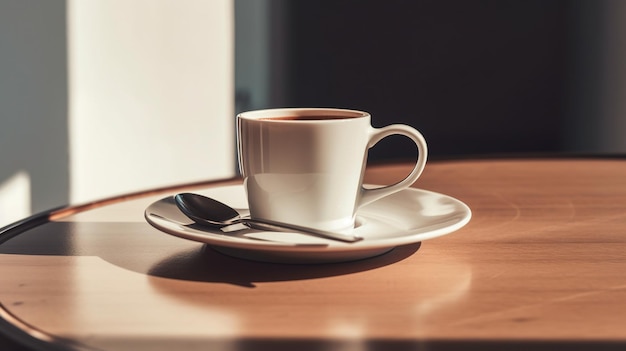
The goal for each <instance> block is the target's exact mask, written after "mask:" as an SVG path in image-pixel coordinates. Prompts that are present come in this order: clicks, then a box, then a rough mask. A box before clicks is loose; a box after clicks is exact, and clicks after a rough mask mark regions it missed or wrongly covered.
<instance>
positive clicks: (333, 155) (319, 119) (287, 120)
mask: <svg viewBox="0 0 626 351" xmlns="http://www.w3.org/2000/svg"><path fill="white" fill-rule="evenodd" d="M395 134H399V135H404V136H406V137H408V138H410V139H411V140H413V142H415V144H416V145H417V148H418V151H419V156H418V158H417V162H416V164H415V167H414V168H413V170H412V171H411V172H410V174H409V175H408V176H407V177H406V178H405V179H403V180H401V181H400V182H398V183H395V184H392V185H388V186H383V187H379V188H375V189H365V188H364V187H363V174H364V172H365V166H366V162H367V154H368V149H369V148H371V147H373V146H374V145H375V144H376V143H377V142H379V141H380V140H381V139H383V138H385V137H387V136H390V135H395ZM237 142H238V153H239V167H240V170H241V173H242V175H243V177H244V186H245V189H246V192H247V197H248V205H249V208H250V216H251V217H252V218H256V219H263V220H269V221H277V222H285V223H292V224H297V225H300V226H307V227H312V228H317V229H322V230H337V231H343V230H347V229H350V228H353V227H354V224H355V216H356V211H357V209H358V208H359V207H361V206H363V205H365V204H368V203H370V202H372V201H375V200H377V199H380V198H382V197H384V196H387V195H390V194H392V193H395V192H398V191H400V190H402V189H405V188H407V187H409V186H410V185H411V184H413V183H414V182H415V180H417V178H419V176H420V174H421V173H422V171H423V170H424V167H425V165H426V158H427V153H428V151H427V146H426V141H425V140H424V137H423V136H422V134H420V132H418V131H417V130H415V129H414V128H412V127H409V126H407V125H403V124H393V125H389V126H387V127H384V128H373V127H372V126H371V116H370V114H369V113H367V112H362V111H354V110H343V109H330V108H285V109H271V110H258V111H250V112H244V113H241V114H239V115H238V116H237Z"/></svg>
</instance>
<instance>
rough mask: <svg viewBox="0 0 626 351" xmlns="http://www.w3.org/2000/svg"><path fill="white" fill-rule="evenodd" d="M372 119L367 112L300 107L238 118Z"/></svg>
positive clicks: (275, 109) (255, 112) (252, 112)
mask: <svg viewBox="0 0 626 351" xmlns="http://www.w3.org/2000/svg"><path fill="white" fill-rule="evenodd" d="M337 115H339V116H345V117H346V118H335V119H319V120H288V119H284V120H278V119H268V118H271V117H288V116H337ZM368 117H371V116H370V114H369V113H367V112H365V111H359V110H352V109H343V108H327V107H298V108H272V109H262V110H250V111H245V112H241V113H239V114H238V115H237V118H240V119H246V120H255V121H258V120H263V122H268V123H305V122H309V123H322V122H324V123H332V122H342V121H344V122H345V121H349V120H355V119H361V118H368Z"/></svg>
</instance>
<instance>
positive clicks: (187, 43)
mask: <svg viewBox="0 0 626 351" xmlns="http://www.w3.org/2000/svg"><path fill="white" fill-rule="evenodd" d="M67 4H68V16H67V21H68V60H69V65H68V67H69V68H68V70H69V128H70V136H69V138H70V180H71V183H70V187H71V189H70V202H71V203H77V202H84V201H89V200H93V199H99V198H103V197H109V196H114V195H118V194H122V193H125V192H133V191H139V190H145V189H151V188H154V187H160V186H167V185H172V184H178V183H182V182H191V181H200V180H207V179H216V178H224V177H231V176H234V174H235V151H234V149H235V148H234V134H235V128H234V102H233V99H234V98H233V93H232V92H233V90H234V77H233V70H234V67H233V66H234V58H233V55H234V54H233V46H234V43H233V42H234V34H233V22H234V16H233V3H232V0H215V1H196V0H183V1H174V0H156V1H155V0H134V1H125V0H95V1H80V0H69V1H68V3H67Z"/></svg>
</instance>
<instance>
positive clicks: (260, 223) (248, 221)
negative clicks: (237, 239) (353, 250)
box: [240, 218, 363, 243]
mask: <svg viewBox="0 0 626 351" xmlns="http://www.w3.org/2000/svg"><path fill="white" fill-rule="evenodd" d="M240 220H241V223H243V224H245V225H247V226H249V227H257V228H262V229H267V230H277V229H278V230H281V229H282V230H285V229H287V230H295V231H297V232H300V233H304V234H312V235H315V236H319V237H322V238H327V239H333V240H339V241H343V242H348V243H353V242H356V241H360V240H363V238H362V237H360V236H357V235H350V234H343V233H337V232H331V231H327V230H321V229H315V228H309V227H302V226H299V225H295V224H289V223H279V222H274V221H268V220H265V219H252V218H241V219H240Z"/></svg>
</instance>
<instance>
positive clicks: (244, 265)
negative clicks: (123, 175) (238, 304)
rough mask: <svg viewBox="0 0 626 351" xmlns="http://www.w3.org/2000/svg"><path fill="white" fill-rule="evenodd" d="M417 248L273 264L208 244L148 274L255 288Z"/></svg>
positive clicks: (362, 266)
mask: <svg viewBox="0 0 626 351" xmlns="http://www.w3.org/2000/svg"><path fill="white" fill-rule="evenodd" d="M419 247H420V243H417V244H413V245H408V246H401V247H397V248H395V249H393V250H392V251H390V252H388V253H386V254H383V255H380V256H377V257H373V258H369V259H364V260H358V261H352V262H343V263H325V264H304V265H301V264H298V265H294V264H276V263H264V262H255V261H248V260H243V259H238V258H234V257H230V256H226V255H224V254H221V253H219V252H217V251H215V250H213V249H211V248H210V247H209V246H204V247H203V248H202V249H200V250H197V249H196V250H189V251H185V252H181V253H178V254H176V255H172V256H170V257H168V258H166V259H164V260H162V261H160V262H158V263H157V264H155V265H154V266H153V267H152V268H151V269H150V270H149V271H148V274H149V275H152V276H157V277H162V278H170V279H179V280H188V281H201V282H221V283H230V284H235V285H239V286H246V287H255V285H254V283H261V282H276V281H287V280H302V279H314V278H323V277H331V276H337V275H344V274H351V273H356V272H362V271H367V270H371V269H375V268H379V267H383V266H387V265H390V264H393V263H396V262H399V261H401V260H403V259H405V258H407V257H409V256H411V255H412V254H414V253H415V252H416V251H417V250H418V249H419Z"/></svg>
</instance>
